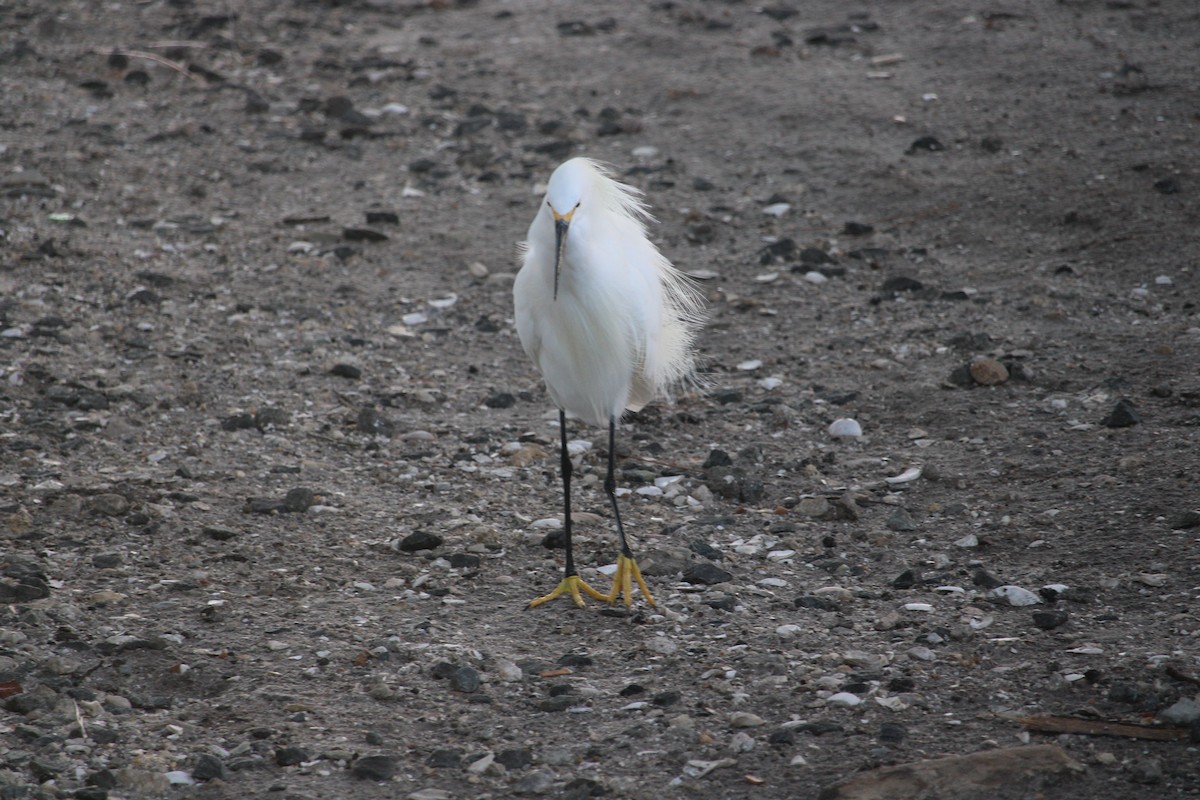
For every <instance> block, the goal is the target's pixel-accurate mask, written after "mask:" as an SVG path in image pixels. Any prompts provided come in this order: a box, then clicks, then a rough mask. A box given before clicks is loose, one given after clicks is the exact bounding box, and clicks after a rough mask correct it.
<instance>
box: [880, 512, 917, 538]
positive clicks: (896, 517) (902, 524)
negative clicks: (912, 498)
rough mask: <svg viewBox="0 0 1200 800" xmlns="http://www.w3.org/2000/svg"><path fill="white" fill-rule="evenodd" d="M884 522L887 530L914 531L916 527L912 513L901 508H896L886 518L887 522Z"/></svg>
mask: <svg viewBox="0 0 1200 800" xmlns="http://www.w3.org/2000/svg"><path fill="white" fill-rule="evenodd" d="M884 524H885V525H887V526H888V529H889V530H893V531H899V532H902V533H907V532H909V531H915V530H916V529H917V523H916V522H915V521H914V520H913V518H912V515H911V514H909V513H908V512H907V511H905V510H904V509H903V508H897V509H896V510H895V511H893V512H892V513H891V515H890V516H889V517H888V518H887V522H885V523H884Z"/></svg>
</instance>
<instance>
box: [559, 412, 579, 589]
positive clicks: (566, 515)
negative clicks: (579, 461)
mask: <svg viewBox="0 0 1200 800" xmlns="http://www.w3.org/2000/svg"><path fill="white" fill-rule="evenodd" d="M558 430H559V436H560V439H561V441H560V445H561V449H562V481H563V546H564V547H566V548H567V563H566V567H565V569H564V570H563V574H564V576H565V577H568V578H569V577H571V576H572V575H575V574H576V572H575V551H574V550H573V549H572V547H571V470H572V467H571V455H570V453H568V452H567V412H565V411H563V410H562V409H559V411H558Z"/></svg>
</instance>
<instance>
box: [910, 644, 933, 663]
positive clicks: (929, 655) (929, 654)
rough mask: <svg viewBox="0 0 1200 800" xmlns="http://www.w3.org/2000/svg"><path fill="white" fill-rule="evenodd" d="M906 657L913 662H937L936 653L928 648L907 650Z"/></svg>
mask: <svg viewBox="0 0 1200 800" xmlns="http://www.w3.org/2000/svg"><path fill="white" fill-rule="evenodd" d="M907 655H908V657H909V658H911V659H913V660H914V661H937V653H935V652H933V651H932V650H930V649H929V648H928V647H912V648H909V650H908V653H907Z"/></svg>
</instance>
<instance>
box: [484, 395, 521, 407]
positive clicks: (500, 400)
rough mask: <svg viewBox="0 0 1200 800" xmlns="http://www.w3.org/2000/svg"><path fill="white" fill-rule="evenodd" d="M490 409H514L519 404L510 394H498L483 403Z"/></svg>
mask: <svg viewBox="0 0 1200 800" xmlns="http://www.w3.org/2000/svg"><path fill="white" fill-rule="evenodd" d="M483 404H484V405H485V406H487V407H488V408H512V407H513V406H515V405H516V404H517V398H515V397H513V396H512V395H511V394H509V393H508V392H496V393H495V394H493V395H491V396H490V397H488V398H487V399H486V400H484V401H483Z"/></svg>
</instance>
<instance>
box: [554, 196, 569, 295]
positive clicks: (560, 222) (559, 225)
mask: <svg viewBox="0 0 1200 800" xmlns="http://www.w3.org/2000/svg"><path fill="white" fill-rule="evenodd" d="M570 224H571V223H570V221H569V220H565V219H563V218H561V217H560V218H558V219H556V220H554V299H555V300H557V299H558V271H559V268H560V267H561V266H562V256H563V251H564V250H566V249H567V227H568V226H569V225H570Z"/></svg>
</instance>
